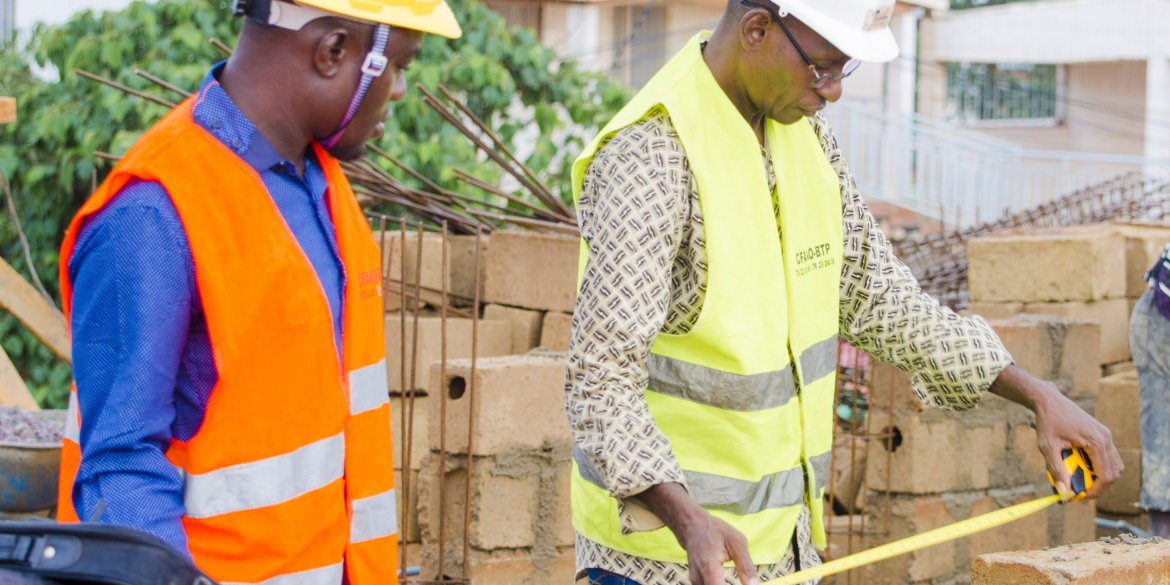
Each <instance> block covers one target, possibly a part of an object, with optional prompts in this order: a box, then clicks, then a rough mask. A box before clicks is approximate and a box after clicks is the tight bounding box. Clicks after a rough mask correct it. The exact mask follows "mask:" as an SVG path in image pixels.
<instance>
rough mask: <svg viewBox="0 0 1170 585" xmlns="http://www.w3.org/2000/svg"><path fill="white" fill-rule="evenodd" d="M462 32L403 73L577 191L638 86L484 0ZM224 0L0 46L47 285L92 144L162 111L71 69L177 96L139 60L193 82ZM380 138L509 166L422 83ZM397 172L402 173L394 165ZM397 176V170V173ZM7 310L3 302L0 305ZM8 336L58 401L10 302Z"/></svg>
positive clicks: (432, 43)
mask: <svg viewBox="0 0 1170 585" xmlns="http://www.w3.org/2000/svg"><path fill="white" fill-rule="evenodd" d="M450 3H451V5H452V8H453V9H454V10H455V12H456V14H458V15H459V19H460V22H461V23H462V24H463V27H464V32H465V34H464V37H463V38H462V39H459V40H455V41H449V40H447V39H443V38H440V37H435V36H428V38H427V39H426V41H425V42H424V45H423V50H422V53H421V54H420V55H419V58H418V59H417V61H416V63H415V64H414V65H413V66H412V67H411V68H410V70H409V72H408V73H407V76H408V77H407V79H408V82H410V83H412V84H413V83H414V82H418V83H421V84H422V85H424V86H426V87H428V88H431V89H432V90H433V89H434V88H436V87H437V86H438V85H439V84H440V83H442V84H444V85H446V86H447V87H448V88H450V89H451V90H452V91H453V92H455V93H456V95H459V96H460V97H461V98H463V99H465V100H466V101H467V102H468V104H469V106H470V107H471V108H472V110H473V111H474V112H475V113H476V114H477V115H478V116H479V117H480V118H481V119H484V120H487V121H488V122H489V124H490V125H491V126H492V127H494V128H496V129H498V131H499V133H500V135H501V136H502V137H503V138H504V140H506V141H509V142H512V141H513V140H515V141H516V143H517V146H523V147H522V148H520V149H519V150H520V151H521V152H523V153H524V156H526V161H525V162H526V163H527V164H528V165H529V166H530V167H531V168H533V169H535V170H536V172H537V174H538V175H539V176H542V177H544V178H545V180H546V182H547V183H548V184H549V185H550V186H551V187H552V188H554V189H555V190H558V191H559V192H560V194H561V196H562V197H564V198H566V199H567V198H568V196H569V187H568V185H569V182H568V181H569V166H570V164H571V162H572V159H573V158H574V157H575V156H576V154H577V153H578V152H579V151H580V150H581V148H582V147H583V140H584V139H586V138H587V137H588V136H589V135H590V133H591V132H592V131H593V130H595V129H596V128H597V127H598V126H600V125H601V124H603V123H604V122H605V121H606V120H607V119H608V118H609V117H610V116H611V115H612V114H613V112H615V111H616V110H617V109H618V108H619V107H620V106H621V105H622V104H623V103H624V102H625V100H626V99H627V98H628V97H629V95H628V93H627V90H625V89H624V88H623V87H621V86H619V85H617V84H616V83H614V82H612V81H610V80H608V79H606V78H604V77H602V76H599V75H596V74H593V73H586V72H582V71H580V70H579V69H578V68H577V65H576V64H575V63H573V62H570V61H560V60H558V59H557V58H556V56H555V55H554V53H553V52H552V51H550V50H549V49H546V48H544V47H543V46H541V45H540V43H539V41H538V39H537V38H536V35H535V34H534V33H533V32H532V31H530V30H512V29H509V27H508V26H507V25H506V23H505V22H504V20H503V18H501V17H500V16H499V15H497V14H496V13H494V12H492V11H490V10H489V9H487V8H486V7H484V6H483V5H481V4H479V2H478V1H476V0H452V1H451V2H450ZM229 6H230V2H227V1H226V0H160V1H158V2H156V3H146V2H142V1H136V2H134V3H133V4H131V5H130V6H129V7H128V8H126V9H125V10H122V11H119V12H107V13H103V14H94V13H92V12H88V11H87V12H83V13H80V14H78V15H76V16H74V17H73V18H72V19H71V20H70V21H69V22H67V23H65V24H64V25H61V26H57V27H39V28H37V29H36V30H34V31H32V34H31V35H29V37H30V38H31V39H32V41H31V42H30V43H29V44H28V45H27V46H23V47H14V48H9V49H7V50H5V51H4V53H3V55H0V94H4V95H13V96H15V97H16V98H17V100H18V109H19V121H18V123H16V124H13V125H9V126H0V169H2V170H3V171H4V172H5V173H6V174H7V175H8V176H9V178H10V179H11V180H12V183H13V192H14V195H15V196H16V203H17V206H18V208H19V211H20V214H21V220H22V222H23V223H24V227H25V231H26V233H27V235H28V238H29V241H30V243H31V247H32V250H33V259H34V262H36V265H37V269H38V271H39V272H40V274H41V275H42V277H43V278H44V280H45V286H46V287H47V288H49V290H50V291H51V292H53V293H54V294H57V284H58V283H57V278H56V274H57V253H58V246H60V242H61V240H62V237H63V234H64V230H65V227H66V226H67V225H68V223H69V220H70V219H71V218H72V216H73V214H74V213H75V212H76V210H77V209H78V208H79V207H80V206H81V204H82V203H83V202H84V200H85V198H86V197H87V196H88V195H89V193H90V192H91V190H92V187H91V185H92V183H91V182H92V181H93V180H95V179H96V180H99V181H100V180H101V178H102V177H103V176H104V174H105V173H106V172H108V171H109V169H110V163H108V162H106V161H101V160H97V159H95V158H94V157H93V153H94V152H95V151H102V152H109V153H115V154H120V153H123V152H125V151H126V150H127V149H128V148H129V147H130V146H131V145H132V144H133V143H134V141H135V140H136V139H137V138H138V136H139V135H141V133H142V132H143V131H144V130H145V129H146V128H148V127H149V126H150V125H151V124H152V123H154V122H155V121H156V120H158V118H160V117H161V116H162V115H163V114H165V113H166V110H165V108H163V107H162V106H159V105H156V104H153V103H151V102H148V101H146V100H142V99H138V98H132V97H128V96H126V95H125V94H123V93H121V92H119V91H118V90H115V89H111V88H107V87H104V86H102V85H99V84H97V83H94V82H91V81H88V80H86V79H83V78H81V77H80V76H78V75H76V74H75V73H74V71H75V70H77V69H84V70H87V71H90V72H93V73H96V74H98V75H101V76H103V77H107V78H111V79H115V80H117V81H119V82H121V83H123V84H125V85H128V86H130V87H133V88H135V89H138V90H142V91H146V92H148V93H153V94H156V95H159V96H160V97H165V98H166V99H169V100H173V101H177V100H178V97H177V96H176V95H174V94H170V93H168V92H166V91H165V90H162V89H160V88H157V87H156V86H154V85H153V84H151V83H150V82H148V81H147V80H145V79H143V78H141V77H139V76H137V75H135V74H134V71H135V70H136V69H141V70H143V71H146V72H148V73H151V74H154V75H156V76H158V77H161V78H163V79H165V80H167V81H169V82H171V83H173V84H175V85H177V86H179V87H181V88H185V89H188V90H192V91H193V90H195V89H197V88H198V86H199V83H200V81H201V80H202V78H203V77H204V75H206V73H207V70H208V68H209V67H210V65H211V64H213V63H215V62H216V61H219V60H221V59H222V58H223V54H222V53H220V52H219V51H217V50H216V49H215V48H214V47H213V46H212V45H211V44H210V43H208V38H217V39H220V40H222V41H224V42H225V43H228V44H229V45H231V44H233V42H234V39H235V37H236V35H237V34H238V31H239V22H238V21H237V20H236V19H233V18H231V17H230V15H229ZM30 61H35V63H37V64H38V65H39V66H50V67H53V68H56V70H58V71H59V72H60V81H58V82H44V81H41V80H39V79H37V78H36V77H34V75H32V72H31V66H30ZM392 112H393V116H392V119H391V120H389V121H388V122H387V124H386V133H385V135H384V136H383V137H382V139H381V140H380V144H379V146H381V147H383V148H384V149H386V150H388V151H389V152H391V153H392V154H394V155H395V156H397V157H399V158H400V159H402V160H403V161H404V162H406V163H407V164H409V165H410V166H412V167H414V168H415V169H417V170H419V171H421V172H423V173H424V174H426V175H427V176H429V177H431V178H433V179H435V180H436V181H438V182H439V183H440V184H442V185H443V186H444V187H448V188H451V189H453V190H459V191H462V192H470V191H472V190H471V189H470V188H468V187H467V186H466V185H463V184H461V183H459V182H457V181H456V180H455V178H454V173H453V169H454V168H462V169H464V170H468V171H469V172H471V173H472V174H475V175H476V176H479V177H480V178H483V179H485V180H488V181H492V182H495V181H498V180H500V179H501V177H500V171H499V170H498V169H497V168H495V167H494V166H492V165H491V164H490V163H485V162H483V161H482V160H481V158H482V157H480V156H477V154H476V152H475V151H474V147H473V146H472V145H471V144H470V143H469V142H468V141H467V140H466V139H465V138H464V137H463V136H462V135H460V134H458V133H457V131H456V130H455V129H454V128H452V127H450V126H449V125H447V124H445V123H444V122H442V121H441V119H440V118H439V116H438V115H437V114H436V113H434V112H433V111H431V110H430V108H428V107H427V106H426V105H425V103H423V100H422V99H421V94H420V92H418V91H417V90H415V89H414V88H413V87H411V88H410V91H409V92H408V94H407V97H406V99H404V100H402V101H401V102H399V103H397V104H394V105H393V106H392ZM392 172H394V173H395V174H399V173H398V172H397V171H396V170H393V169H392ZM399 176H400V177H401V175H399ZM0 256H2V257H3V258H5V259H8V260H9V262H10V263H11V264H12V265H13V266H14V267H15V268H17V269H18V270H21V271H22V272H24V274H25V276H28V273H27V270H26V267H25V265H24V262H23V260H21V258H22V256H21V252H20V247H19V243H18V240H17V237H16V231H15V227H14V226H13V225H12V223H11V222H10V221H0ZM0 315H2V314H0ZM0 345H2V346H3V347H4V349H5V351H6V352H8V354H9V356H10V357H12V359H13V361H14V362H15V363H16V365H17V367H18V369H19V370H20V371H21V374H22V376H23V377H24V379H25V380H26V381H27V382H28V384H29V386H30V388H32V389H33V391H34V394H35V395H36V396H37V399H38V400H40V401H41V403H42V404H44V405H46V406H50V407H58V408H59V407H63V406H64V404H65V401H66V399H67V396H68V390H69V381H70V377H71V375H70V371H69V368H68V366H67V365H65V364H63V363H61V362H60V361H59V360H55V359H54V358H53V357H52V355H51V354H50V352H49V351H48V350H47V349H46V348H44V347H43V346H42V345H41V344H40V343H39V342H37V341H36V340H35V339H34V338H33V337H32V336H31V335H30V334H29V333H28V332H26V331H25V330H24V329H23V328H22V327H21V326H20V325H19V324H18V323H16V322H15V320H14V319H13V318H12V317H11V316H8V315H3V316H2V317H0Z"/></svg>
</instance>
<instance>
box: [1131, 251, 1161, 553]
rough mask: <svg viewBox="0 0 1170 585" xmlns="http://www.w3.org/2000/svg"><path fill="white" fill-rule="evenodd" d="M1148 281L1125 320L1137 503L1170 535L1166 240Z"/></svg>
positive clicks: (1156, 530)
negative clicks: (1138, 440) (1134, 412)
mask: <svg viewBox="0 0 1170 585" xmlns="http://www.w3.org/2000/svg"><path fill="white" fill-rule="evenodd" d="M1146 282H1148V283H1149V285H1150V286H1149V288H1148V289H1146V292H1145V293H1143V294H1142V297H1141V298H1140V299H1138V302H1137V305H1136V306H1134V309H1133V316H1132V317H1131V318H1130V321H1129V345H1130V347H1131V348H1133V363H1134V365H1135V366H1137V369H1138V389H1139V393H1140V394H1141V404H1142V413H1141V430H1142V493H1141V501H1140V503H1141V506H1142V508H1145V509H1146V511H1147V512H1148V513H1149V515H1150V533H1152V534H1153V535H1154V536H1160V537H1162V538H1170V244H1168V245H1167V246H1166V248H1165V249H1164V250H1163V251H1162V256H1161V257H1160V258H1158V261H1157V262H1155V263H1154V266H1152V267H1151V268H1150V271H1149V272H1147V273H1146Z"/></svg>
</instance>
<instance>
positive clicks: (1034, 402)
mask: <svg viewBox="0 0 1170 585" xmlns="http://www.w3.org/2000/svg"><path fill="white" fill-rule="evenodd" d="M988 391H989V392H991V393H992V394H995V395H996V396H999V397H1000V398H1006V399H1008V400H1011V401H1012V402H1015V403H1016V404H1019V405H1020V406H1023V407H1025V408H1027V409H1028V410H1031V411H1032V412H1036V411H1037V409H1038V408H1044V407H1045V406H1047V404H1049V403H1050V402H1051V401H1052V399H1053V398H1054V396H1057V395H1060V389H1059V388H1057V387H1056V384H1053V383H1052V382H1048V381H1045V380H1041V379H1040V378H1037V377H1036V376H1033V375H1032V374H1029V373H1028V372H1026V371H1024V370H1022V369H1020V368H1018V367H1016V365H1015V364H1011V365H1009V366H1008V367H1006V368H1004V369H1003V371H1002V372H1000V374H999V376H998V377H997V378H996V379H995V381H994V382H992V383H991V387H990V388H989V389H988Z"/></svg>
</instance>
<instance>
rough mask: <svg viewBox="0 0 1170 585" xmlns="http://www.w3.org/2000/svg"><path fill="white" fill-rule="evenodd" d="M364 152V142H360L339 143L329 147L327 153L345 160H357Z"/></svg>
mask: <svg viewBox="0 0 1170 585" xmlns="http://www.w3.org/2000/svg"><path fill="white" fill-rule="evenodd" d="M365 152H366V143H364V142H362V143H360V144H345V143H341V144H337V145H335V146H334V147H333V148H330V149H329V154H331V155H333V158H335V159H337V160H340V161H345V162H351V161H355V160H358V159H360V158H361V157H362V155H364V154H365Z"/></svg>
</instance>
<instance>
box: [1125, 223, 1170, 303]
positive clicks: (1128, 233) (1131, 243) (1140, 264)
mask: <svg viewBox="0 0 1170 585" xmlns="http://www.w3.org/2000/svg"><path fill="white" fill-rule="evenodd" d="M1118 231H1120V232H1121V235H1122V237H1124V238H1125V287H1126V289H1125V296H1127V297H1131V298H1132V297H1140V296H1141V295H1142V293H1143V292H1145V290H1146V281H1145V280H1144V279H1143V278H1142V277H1143V276H1145V274H1146V272H1147V271H1149V269H1150V267H1152V266H1153V265H1154V262H1156V261H1157V260H1158V257H1159V256H1161V254H1162V250H1163V249H1165V248H1166V244H1167V242H1170V226H1161V227H1156V226H1138V225H1122V226H1118Z"/></svg>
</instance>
